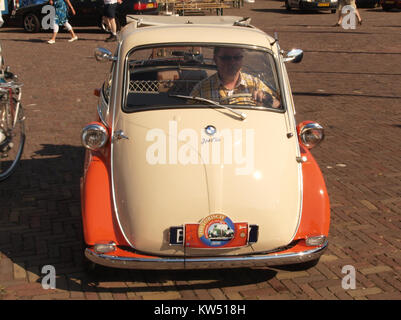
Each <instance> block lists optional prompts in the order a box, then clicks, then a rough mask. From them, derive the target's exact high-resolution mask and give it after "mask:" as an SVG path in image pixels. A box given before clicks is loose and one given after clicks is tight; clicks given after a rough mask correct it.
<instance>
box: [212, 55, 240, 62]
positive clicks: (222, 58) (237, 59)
mask: <svg viewBox="0 0 401 320" xmlns="http://www.w3.org/2000/svg"><path fill="white" fill-rule="evenodd" d="M217 57H218V58H219V59H221V61H224V62H228V61H231V60H234V61H240V60H242V58H243V57H244V56H240V55H238V56H217Z"/></svg>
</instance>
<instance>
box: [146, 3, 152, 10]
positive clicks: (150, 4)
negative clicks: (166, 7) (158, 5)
mask: <svg viewBox="0 0 401 320" xmlns="http://www.w3.org/2000/svg"><path fill="white" fill-rule="evenodd" d="M153 6H154V5H153V3H148V4H147V5H146V8H148V9H149V8H153Z"/></svg>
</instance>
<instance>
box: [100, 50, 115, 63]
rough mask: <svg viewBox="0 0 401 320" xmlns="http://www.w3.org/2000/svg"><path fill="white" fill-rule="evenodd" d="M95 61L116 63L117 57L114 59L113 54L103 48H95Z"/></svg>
mask: <svg viewBox="0 0 401 320" xmlns="http://www.w3.org/2000/svg"><path fill="white" fill-rule="evenodd" d="M95 59H96V61H100V62H107V61H116V60H117V57H114V56H113V54H112V53H111V52H110V51H109V50H107V49H105V48H96V49H95Z"/></svg>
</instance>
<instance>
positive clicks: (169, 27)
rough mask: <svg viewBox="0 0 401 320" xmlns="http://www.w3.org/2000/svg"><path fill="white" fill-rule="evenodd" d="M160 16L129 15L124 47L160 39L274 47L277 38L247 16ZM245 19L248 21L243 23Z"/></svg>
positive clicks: (151, 42)
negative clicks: (253, 23)
mask: <svg viewBox="0 0 401 320" xmlns="http://www.w3.org/2000/svg"><path fill="white" fill-rule="evenodd" d="M128 17H129V16H127V18H128ZM156 17H157V18H148V20H143V19H141V18H131V19H127V21H130V22H131V23H129V24H128V25H127V26H126V27H124V28H123V29H122V31H121V33H120V41H122V42H123V47H124V48H125V49H126V50H129V49H130V48H132V47H136V46H142V45H151V44H156V43H165V44H168V43H177V42H180V43H194V42H195V43H211V44H213V43H222V44H224V43H227V44H239V45H250V46H260V47H265V48H267V49H272V45H271V43H273V42H274V39H273V38H272V37H270V36H268V35H267V34H266V33H264V32H263V31H261V30H259V29H258V28H256V27H254V26H251V25H250V24H249V23H247V21H249V19H248V20H244V18H241V17H230V16H225V17H224V19H223V18H222V17H218V18H215V17H213V16H204V17H185V16H180V17H160V16H159V17H158V16H156ZM216 17H217V16H216ZM160 18H161V19H160ZM163 18H167V19H163ZM168 18H173V19H168ZM202 18H203V19H202ZM213 18H215V19H213ZM219 18H220V19H219ZM239 19H240V20H239ZM241 19H242V20H241ZM245 19H246V18H245ZM241 21H242V22H244V21H245V22H244V23H242V22H241Z"/></svg>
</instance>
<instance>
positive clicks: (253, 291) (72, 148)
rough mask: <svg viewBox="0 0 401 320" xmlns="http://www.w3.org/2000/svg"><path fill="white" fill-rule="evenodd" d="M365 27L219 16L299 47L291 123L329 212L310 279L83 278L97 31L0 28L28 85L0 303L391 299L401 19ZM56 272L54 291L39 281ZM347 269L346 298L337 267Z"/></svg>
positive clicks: (262, 8) (366, 12) (283, 15)
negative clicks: (309, 153)
mask: <svg viewBox="0 0 401 320" xmlns="http://www.w3.org/2000/svg"><path fill="white" fill-rule="evenodd" d="M360 11H361V14H362V17H363V19H364V22H363V25H362V26H360V27H359V26H358V27H357V29H355V30H344V29H341V28H339V27H337V28H335V27H332V25H333V24H334V23H335V22H336V15H334V14H330V13H329V12H320V13H318V12H309V13H302V12H299V11H295V10H294V11H291V12H287V11H286V10H285V9H284V7H283V2H282V1H267V0H265V1H263V0H257V1H256V3H255V4H245V7H244V8H242V9H230V10H225V15H229V14H232V15H242V16H250V17H252V22H253V24H254V25H256V26H258V27H260V28H261V29H263V30H265V31H267V32H268V33H273V32H274V31H277V32H278V35H279V39H280V43H281V47H282V48H283V49H291V48H293V47H297V48H302V49H303V50H304V52H305V55H304V60H303V62H302V63H300V64H297V65H296V64H289V65H288V69H289V75H290V79H291V81H292V88H293V91H294V99H295V103H296V107H297V120H298V121H302V120H315V121H317V122H319V123H321V124H322V125H323V126H324V127H325V128H326V140H325V141H324V142H323V143H322V144H321V145H320V146H319V147H317V148H316V149H314V150H313V153H314V155H315V157H316V159H317V160H318V162H319V164H320V166H321V169H322V171H323V174H324V176H325V179H326V183H327V187H328V191H329V195H330V200H331V206H332V223H331V229H330V245H329V249H328V250H327V251H326V253H325V254H324V256H323V257H322V259H321V262H320V263H319V264H318V265H317V266H315V267H313V268H311V269H309V270H307V271H288V270H282V269H277V268H271V269H267V268H266V269H239V270H233V271H227V270H220V271H210V270H207V271H161V272H159V271H158V272H156V271H155V272H154V271H132V270H116V269H101V270H100V272H99V273H97V274H94V275H88V274H86V273H85V272H84V269H83V256H82V245H81V241H82V231H81V230H82V229H81V218H80V193H79V179H80V176H81V173H82V165H83V148H82V147H81V145H80V130H81V128H82V127H83V126H84V125H85V124H86V123H87V122H88V121H91V120H92V119H94V117H95V114H96V103H97V98H96V97H95V96H94V95H93V89H94V88H97V87H100V85H101V83H102V81H103V79H104V78H105V76H106V72H107V71H108V69H109V65H108V64H99V63H96V62H95V60H94V59H93V50H94V48H95V47H97V46H104V47H106V48H109V49H114V46H115V44H107V43H105V42H103V39H104V38H105V37H106V35H104V34H102V33H100V32H99V31H97V30H96V29H95V28H93V29H91V28H87V27H86V28H76V32H77V35H78V36H79V41H76V42H74V43H68V42H67V39H68V38H69V36H68V34H67V33H60V34H59V37H58V39H57V42H56V44H54V45H52V46H50V45H48V44H47V43H45V42H44V41H45V40H47V39H49V36H50V34H48V33H38V34H27V33H24V32H23V31H22V30H20V29H16V28H3V29H1V30H0V38H1V44H2V46H3V51H4V56H5V60H6V63H7V64H8V65H10V66H11V68H12V70H13V71H15V72H16V73H17V74H18V75H19V76H20V78H21V81H22V82H23V83H24V88H23V89H24V92H23V104H24V106H25V110H26V118H27V119H26V132H27V141H26V148H25V152H24V155H23V159H22V161H21V164H20V166H19V168H18V171H17V172H16V173H15V174H14V175H13V176H12V177H11V178H10V179H8V180H7V181H5V182H3V183H1V185H0V201H1V207H0V299H116V300H117V299H146V300H147V299H195V300H197V299H261V300H265V299H291V300H292V299H341V300H343V299H400V298H401V294H400V291H401V278H400V264H401V261H400V258H401V256H400V246H401V242H400V227H401V223H400V213H401V169H400V168H401V139H400V136H401V103H400V101H401V86H400V76H401V70H400V65H401V25H400V18H401V13H400V12H384V11H382V10H381V9H380V8H375V9H368V8H366V9H361V10H360ZM44 265H53V266H55V268H56V272H57V280H56V289H49V290H45V289H43V288H42V286H41V279H42V278H43V276H44V275H45V274H46V273H42V266H44ZM346 265H352V266H354V267H355V270H356V288H355V289H348V290H345V289H343V288H342V286H341V283H342V279H343V277H344V276H345V274H343V273H342V268H343V267H344V266H346Z"/></svg>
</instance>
